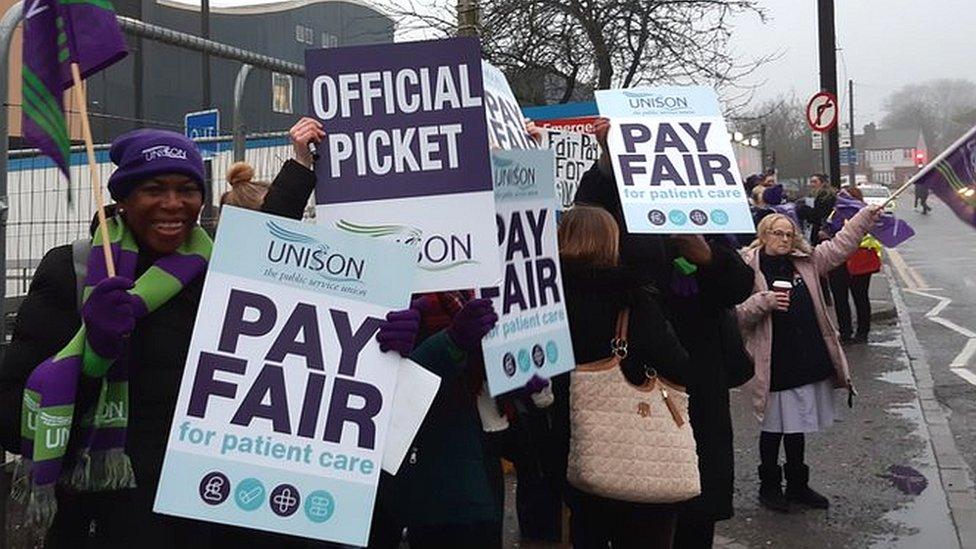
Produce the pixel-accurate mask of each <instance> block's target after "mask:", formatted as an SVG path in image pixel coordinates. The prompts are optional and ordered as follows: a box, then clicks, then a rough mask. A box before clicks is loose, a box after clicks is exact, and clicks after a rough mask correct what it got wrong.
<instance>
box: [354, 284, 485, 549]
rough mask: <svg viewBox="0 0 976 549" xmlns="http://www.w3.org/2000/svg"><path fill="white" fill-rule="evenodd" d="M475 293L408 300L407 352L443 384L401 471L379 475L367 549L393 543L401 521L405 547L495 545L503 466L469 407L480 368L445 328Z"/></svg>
mask: <svg viewBox="0 0 976 549" xmlns="http://www.w3.org/2000/svg"><path fill="white" fill-rule="evenodd" d="M473 297H474V294H473V292H469V291H454V292H440V293H428V294H422V295H421V296H419V297H415V299H414V300H413V303H412V305H411V307H413V308H414V309H416V310H418V311H419V312H420V313H421V319H422V320H421V327H420V331H419V333H418V337H417V346H416V348H415V349H414V350H413V353H412V354H411V356H410V358H411V359H412V360H413V361H414V362H416V363H417V364H419V365H421V366H423V367H424V368H425V369H427V370H428V371H430V372H432V373H434V374H436V375H437V376H438V377H440V378H441V382H440V386H439V387H438V389H437V394H436V396H435V397H434V401H433V403H432V404H431V407H430V410H429V411H428V412H427V415H426V416H425V417H424V421H423V423H422V424H421V426H420V430H419V431H418V432H417V435H416V436H415V437H414V440H413V442H412V443H411V447H410V449H409V451H408V453H407V457H406V459H404V461H403V463H402V465H401V466H400V470H399V472H398V473H397V475H396V476H390V475H389V474H387V473H385V472H384V473H382V475H381V477H380V484H379V488H378V492H377V500H376V508H375V509H374V512H373V523H372V528H371V531H370V541H369V547H370V548H371V549H392V548H395V547H399V546H400V538H401V537H402V532H403V529H404V527H406V529H407V531H408V533H409V542H410V545H411V547H414V546H416V547H440V546H445V547H446V546H464V547H477V548H482V547H491V548H495V547H501V544H502V541H501V537H502V534H501V522H502V509H503V504H504V502H503V499H504V495H502V496H501V497H498V496H497V495H496V494H495V492H494V490H493V489H492V486H493V482H494V481H495V480H498V481H499V482H501V480H500V479H501V478H502V472H501V464H500V461H499V460H498V459H497V458H495V459H494V460H492V459H490V457H489V456H488V455H486V453H487V447H486V445H485V444H484V436H483V433H482V428H481V421H480V419H479V416H478V412H477V409H476V406H475V395H476V394H477V392H478V388H479V387H480V383H481V382H482V379H483V375H484V373H483V372H484V366H483V365H482V364H481V361H480V356H472V353H468V352H467V351H465V350H463V349H461V348H460V347H458V346H457V345H456V344H455V343H454V341H453V340H452V339H451V337H450V336H449V335H448V334H447V330H446V329H445V328H447V327H448V326H450V325H451V323H452V321H453V318H454V316H455V315H456V314H457V313H458V312H459V311H460V310H461V308H462V307H463V305H464V303H465V302H467V301H468V300H470V299H472V298H473Z"/></svg>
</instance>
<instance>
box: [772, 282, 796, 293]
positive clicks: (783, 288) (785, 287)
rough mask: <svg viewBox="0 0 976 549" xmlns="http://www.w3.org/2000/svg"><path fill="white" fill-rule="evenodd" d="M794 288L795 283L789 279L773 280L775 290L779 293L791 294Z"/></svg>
mask: <svg viewBox="0 0 976 549" xmlns="http://www.w3.org/2000/svg"><path fill="white" fill-rule="evenodd" d="M792 289H793V284H792V283H791V282H789V281H787V280H776V281H774V282H773V291H774V292H776V293H779V294H786V295H787V296H789V295H790V290H792Z"/></svg>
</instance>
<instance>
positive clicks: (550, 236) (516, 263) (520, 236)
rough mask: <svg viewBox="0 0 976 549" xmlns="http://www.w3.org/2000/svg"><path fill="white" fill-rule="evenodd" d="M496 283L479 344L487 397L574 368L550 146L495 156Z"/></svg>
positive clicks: (490, 293) (485, 292)
mask: <svg viewBox="0 0 976 549" xmlns="http://www.w3.org/2000/svg"><path fill="white" fill-rule="evenodd" d="M492 168H493V174H494V176H493V179H494V182H495V201H496V203H497V208H498V246H499V249H500V251H501V255H502V259H503V261H504V264H505V278H504V280H503V281H502V285H501V286H496V287H491V288H483V289H482V290H481V296H482V297H488V298H491V300H492V301H493V303H494V305H495V310H496V311H497V312H498V315H499V320H498V324H497V326H495V328H494V329H493V330H492V331H491V332H489V333H488V335H487V336H485V339H484V341H483V342H482V349H483V353H484V360H485V372H486V373H487V378H488V392H489V393H490V394H491V395H492V396H497V395H500V394H502V393H506V392H508V391H511V390H513V389H517V388H519V387H523V386H525V384H526V382H528V381H529V379H531V378H532V376H533V374H538V375H539V376H541V377H544V378H551V377H553V376H555V375H558V374H561V373H563V372H568V371H570V370H572V369H573V368H575V366H576V361H575V359H574V358H573V343H572V340H571V339H570V335H569V321H568V320H567V317H566V304H565V294H564V293H563V284H562V275H561V274H560V269H559V248H558V242H557V240H556V209H557V208H558V204H557V203H556V196H555V189H554V186H553V155H552V152H551V151H548V150H544V149H540V150H512V151H495V152H494V153H492Z"/></svg>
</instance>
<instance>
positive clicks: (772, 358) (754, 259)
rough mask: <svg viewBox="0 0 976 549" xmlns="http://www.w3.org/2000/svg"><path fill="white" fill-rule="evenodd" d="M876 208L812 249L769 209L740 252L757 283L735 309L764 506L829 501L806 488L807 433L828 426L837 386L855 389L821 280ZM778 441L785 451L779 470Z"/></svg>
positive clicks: (855, 241) (784, 218)
mask: <svg viewBox="0 0 976 549" xmlns="http://www.w3.org/2000/svg"><path fill="white" fill-rule="evenodd" d="M881 213H882V210H881V208H880V207H878V206H868V207H866V208H864V209H862V210H861V211H860V212H859V213H858V214H857V215H855V216H854V217H853V218H852V219H851V220H850V221H849V222H848V223H847V224H846V225H845V226H844V228H843V229H842V230H841V231H840V232H839V233H838V234H837V236H835V237H834V238H832V239H830V240H825V241H823V242H821V243H820V244H818V245H817V246H816V247H814V248H812V249H811V248H810V246H809V244H807V242H806V241H805V240H804V239H803V236H802V235H801V234H800V229H799V227H797V225H796V224H795V223H794V222H793V221H792V220H791V219H790V218H789V217H787V216H785V215H782V214H773V215H770V216H767V217H766V218H764V219H763V221H762V222H761V223H760V224H759V227H758V228H757V238H756V241H755V242H753V243H752V244H751V245H750V246H749V248H747V249H745V250H744V251H743V252H742V255H743V258H744V259H745V261H746V263H748V264H749V265H750V266H752V268H753V269H754V270H755V280H754V284H753V294H752V296H751V297H750V298H749V299H747V300H746V301H745V302H743V303H742V304H740V305H739V306H738V308H737V314H738V318H739V324H740V326H741V327H742V333H743V335H744V336H745V341H746V346H747V348H748V349H749V352H750V354H751V355H752V357H753V359H754V360H755V369H756V375H755V377H754V378H753V379H752V380H751V381H750V383H749V392H750V394H751V395H752V404H753V406H754V408H755V414H756V417H757V418H758V419H759V420H760V422H761V425H762V427H761V429H762V431H761V433H760V438H759V449H760V465H759V481H760V487H759V498H760V502H761V503H762V504H763V505H764V506H766V507H767V508H769V509H772V510H775V511H781V512H788V511H789V508H790V502H795V503H798V504H801V505H804V506H808V507H813V508H818V509H826V508H827V507H828V506H829V501H828V500H827V498H825V497H824V496H822V495H821V494H819V493H817V492H816V491H814V490H813V489H811V488H810V486H809V485H808V481H809V476H810V470H809V468H808V467H807V465H806V463H805V461H804V445H805V440H804V433H812V432H817V431H821V430H824V429H826V428H828V427H829V426H830V425H831V424H832V423H833V420H834V388H839V387H844V388H847V389H848V391H849V393H850V394H853V391H854V389H853V384H852V383H851V377H850V372H849V368H848V364H847V357H846V356H845V355H844V351H843V349H842V348H841V345H840V341H839V339H838V334H837V330H836V328H835V327H834V325H833V322H832V320H831V318H830V308H829V306H828V305H827V303H826V302H825V300H824V295H823V288H822V286H821V277H823V276H824V275H826V274H827V272H829V271H830V270H831V269H833V268H835V267H837V266H840V265H844V263H845V261H846V260H847V258H848V257H849V256H850V255H851V254H852V253H854V251H855V250H856V249H857V247H858V244H859V243H860V242H861V239H862V238H863V237H864V235H865V234H867V231H868V230H869V229H870V228H871V227H872V226H873V225H874V223H875V222H876V221H877V220H878V219H880V217H881ZM849 402H850V400H849ZM781 441H782V442H783V446H784V447H785V451H786V464H785V466H784V467H783V468H782V469H781V468H780V466H779V447H780V442H781ZM784 473H785V477H786V494H785V496H784V494H783V487H782V480H783V476H784Z"/></svg>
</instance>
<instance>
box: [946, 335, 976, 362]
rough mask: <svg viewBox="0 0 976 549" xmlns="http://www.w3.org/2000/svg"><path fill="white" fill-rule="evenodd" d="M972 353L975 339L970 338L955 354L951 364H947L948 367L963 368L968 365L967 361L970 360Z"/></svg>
mask: <svg viewBox="0 0 976 549" xmlns="http://www.w3.org/2000/svg"><path fill="white" fill-rule="evenodd" d="M973 354H976V339H970V340H969V341H967V342H966V346H965V347H963V348H962V351H960V352H959V354H958V355H956V358H955V359H953V361H952V364H950V365H949V367H950V368H965V367H966V366H968V365H969V361H970V360H972V358H973Z"/></svg>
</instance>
